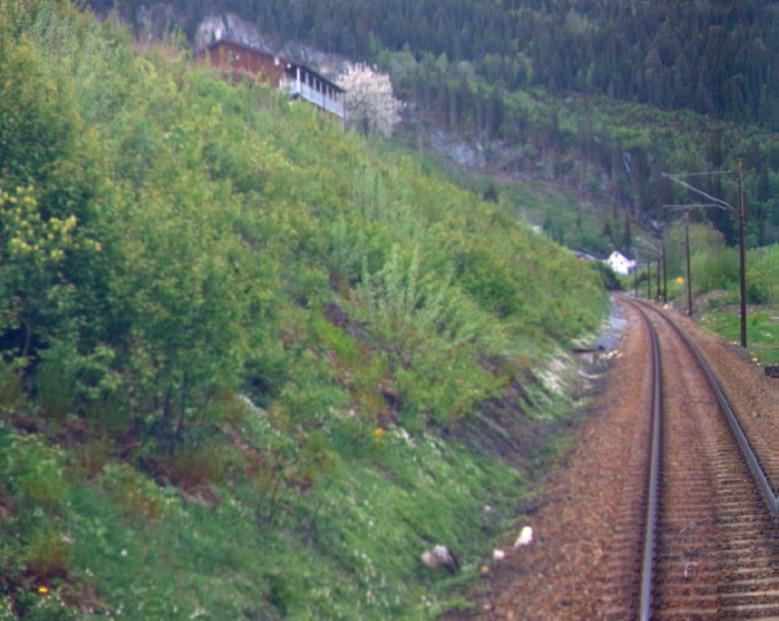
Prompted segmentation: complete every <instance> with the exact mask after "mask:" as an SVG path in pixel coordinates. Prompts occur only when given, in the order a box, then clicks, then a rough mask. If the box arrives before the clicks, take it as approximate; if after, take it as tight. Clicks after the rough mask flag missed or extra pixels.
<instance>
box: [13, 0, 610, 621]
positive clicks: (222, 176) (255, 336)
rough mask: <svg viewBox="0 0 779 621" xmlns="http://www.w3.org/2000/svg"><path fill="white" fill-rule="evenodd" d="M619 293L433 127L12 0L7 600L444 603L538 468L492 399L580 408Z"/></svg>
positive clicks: (73, 614)
mask: <svg viewBox="0 0 779 621" xmlns="http://www.w3.org/2000/svg"><path fill="white" fill-rule="evenodd" d="M606 306H607V304H606V297H605V293H604V292H603V289H602V287H601V284H600V279H599V275H598V273H597V272H596V271H594V270H592V269H591V268H590V267H589V266H587V265H584V264H581V263H579V262H577V261H576V260H575V259H574V258H573V257H572V256H571V255H570V253H569V252H568V251H566V250H564V249H562V248H560V247H559V246H556V245H554V244H553V243H551V242H550V241H548V240H547V239H546V238H544V237H543V236H539V235H536V234H535V233H533V232H532V231H531V230H530V229H529V228H528V227H526V226H525V225H523V224H521V223H520V222H519V220H518V219H517V218H516V216H515V215H512V213H511V212H510V211H508V210H506V209H504V207H503V206H501V205H499V204H496V203H494V202H489V201H484V200H482V198H481V197H480V196H479V195H478V194H475V193H473V192H471V191H468V190H466V189H463V188H462V187H460V186H458V185H456V184H454V183H453V182H452V181H450V180H448V179H447V178H446V177H445V176H443V175H442V174H440V172H439V171H438V170H437V168H436V167H435V166H434V165H432V164H430V163H429V162H428V161H426V160H425V159H424V158H423V157H421V156H420V155H418V154H414V153H410V152H408V151H407V150H404V149H402V148H400V147H397V146H391V145H389V144H387V143H384V142H381V141H379V140H378V139H374V138H372V137H366V136H360V135H357V134H352V133H345V132H344V131H343V130H342V128H341V127H340V126H339V125H338V124H337V123H335V122H333V121H331V120H330V119H329V118H327V117H326V116H323V115H322V114H320V113H318V112H316V111H315V110H314V109H312V108H311V107H308V106H306V105H304V104H301V103H300V102H290V101H287V100H285V99H284V98H283V97H282V96H281V95H279V94H278V93H276V92H275V91H273V90H271V89H269V88H268V87H266V86H263V85H260V84H256V83H252V82H249V81H246V82H240V83H230V82H226V81H223V80H222V79H221V78H220V76H219V75H218V74H216V73H215V72H213V71H212V70H210V69H208V68H206V67H204V66H201V65H199V64H197V63H196V62H193V61H192V59H191V57H190V55H189V53H188V52H187V51H186V50H183V49H180V48H179V47H177V46H176V45H174V44H166V45H156V46H148V47H142V46H140V45H139V44H138V43H136V42H135V41H133V39H132V37H131V35H130V34H129V33H128V32H127V31H125V30H124V29H122V28H121V27H119V26H117V25H116V24H115V22H114V21H113V20H110V19H109V20H105V21H103V22H99V21H97V20H95V19H94V17H93V16H92V15H90V14H88V13H83V12H81V11H80V10H79V9H78V8H76V7H75V6H74V5H73V4H71V3H70V2H67V1H65V0H24V1H23V2H19V1H18V0H0V355H1V356H2V357H1V358H0V619H2V620H6V619H29V620H35V621H47V620H48V621H53V620H55V619H56V620H65V621H67V620H68V619H102V618H113V619H121V618H124V619H138V620H141V619H182V620H183V619H257V618H261V619H280V618H292V619H390V618H392V619H427V618H433V617H435V615H436V614H437V613H438V612H440V611H441V610H443V609H445V608H447V607H449V606H452V605H456V604H457V603H458V601H459V599H458V598H459V596H458V595H457V589H456V587H457V586H458V585H459V584H461V583H462V582H463V581H466V580H468V579H469V578H471V577H473V576H474V575H476V574H477V572H478V569H477V568H478V563H479V555H480V554H481V553H482V550H484V549H486V548H487V546H488V545H489V542H490V539H491V537H493V536H494V535H495V534H496V533H497V532H498V530H499V529H500V528H501V527H502V526H505V525H506V524H507V521H509V520H510V519H511V518H512V517H514V516H515V515H516V513H517V510H518V509H517V507H518V503H519V502H520V499H521V497H522V493H523V492H522V490H523V482H524V480H525V478H526V477H527V474H528V472H527V469H518V468H517V467H516V460H513V458H511V457H510V456H506V455H501V454H500V453H499V452H498V451H496V450H495V447H494V446H493V445H491V444H490V443H489V442H488V441H486V440H485V438H486V437H487V436H488V435H489V434H481V435H479V434H475V433H473V432H471V431H469V430H472V429H474V428H477V427H478V426H479V425H482V426H487V427H488V428H489V429H490V430H491V433H493V434H496V433H497V434H500V433H505V432H504V431H502V429H503V427H502V425H504V423H505V420H506V419H507V418H511V417H513V418H514V419H517V420H519V419H521V420H526V421H528V424H531V423H532V425H535V426H536V427H539V426H540V427H543V426H544V425H554V424H555V423H554V420H555V419H559V418H560V417H562V416H563V415H565V414H566V413H567V412H569V411H570V404H568V403H567V402H566V400H565V398H564V395H562V394H561V393H560V392H558V391H556V390H555V386H556V383H555V382H556V381H557V379H559V378H551V379H550V377H549V373H548V372H546V371H544V368H545V367H546V366H547V363H548V362H550V361H551V359H552V358H553V356H555V355H556V353H557V352H559V350H560V348H561V347H565V346H566V345H567V344H569V343H570V342H571V341H572V340H574V339H576V338H580V337H582V336H583V335H586V334H588V333H590V332H592V331H593V330H594V329H596V328H597V326H598V325H599V323H600V321H601V318H602V316H603V314H604V313H605V311H606ZM555 368H556V367H555ZM498 406H500V408H499V407H498ZM499 409H500V412H501V416H500V417H499V418H500V420H497V419H496V420H492V419H490V415H491V413H494V412H496V411H498V410H499ZM535 450H536V449H535V448H534V447H531V448H530V449H528V451H529V454H528V455H527V459H528V460H529V461H528V463H532V460H533V459H534V458H535V457H536V455H535V454H534V451H535ZM539 450H540V449H539ZM436 543H444V544H446V545H448V546H450V547H451V548H452V549H453V550H455V551H456V552H457V554H458V555H459V557H460V563H461V568H462V570H461V572H460V573H459V574H457V575H455V576H450V575H449V574H439V573H433V572H431V571H429V570H428V569H427V568H425V567H424V566H423V565H422V564H421V562H420V560H419V557H420V554H421V553H422V551H423V550H424V549H426V548H427V547H429V546H431V545H433V544H436Z"/></svg>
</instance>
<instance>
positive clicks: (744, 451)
mask: <svg viewBox="0 0 779 621" xmlns="http://www.w3.org/2000/svg"><path fill="white" fill-rule="evenodd" d="M635 302H638V303H639V304H640V305H642V306H645V307H648V308H650V309H652V310H653V311H654V312H655V313H657V314H658V315H659V316H660V317H662V318H663V319H664V320H665V321H666V322H667V323H668V324H669V325H670V326H671V327H672V328H673V330H674V331H675V332H676V333H677V334H678V335H679V337H680V338H681V339H682V341H684V343H685V344H686V345H687V348H688V349H689V350H690V353H692V355H693V357H694V358H695V360H696V362H697V363H698V366H699V367H700V369H701V371H702V372H703V374H704V376H705V377H706V380H707V381H708V383H709V386H710V387H711V390H712V392H714V394H715V396H716V397H717V403H719V406H720V410H721V411H722V413H723V414H724V415H725V420H726V421H727V423H728V427H729V428H730V431H731V433H732V434H733V437H734V439H735V440H736V444H737V445H738V448H739V451H740V452H741V456H742V457H743V458H744V461H745V462H746V464H747V467H748V468H749V471H750V472H751V473H752V477H753V479H754V481H755V485H756V486H757V488H758V490H759V492H760V495H761V496H762V497H763V500H764V501H765V503H766V506H767V507H768V510H769V511H770V513H771V514H772V515H773V516H774V517H779V496H777V495H776V493H774V489H773V486H772V485H771V482H770V481H769V480H768V476H767V475H766V473H765V470H764V469H763V467H762V465H761V464H760V460H759V458H758V457H757V453H755V450H754V448H752V444H751V443H750V442H749V438H748V437H747V435H746V433H744V430H743V428H742V427H741V423H739V421H738V417H737V416H736V413H735V412H734V411H733V408H732V407H731V405H730V401H728V398H727V396H726V395H725V391H724V390H723V389H722V386H721V385H720V383H719V380H718V379H717V377H716V375H714V372H713V371H712V370H711V367H710V366H709V364H708V363H707V362H706V359H705V358H704V357H703V354H701V352H700V350H699V349H698V347H697V345H695V343H694V342H693V341H692V339H691V338H690V337H689V336H688V335H687V334H685V333H684V331H682V329H681V328H679V326H678V325H676V323H675V322H674V321H672V320H671V318H670V317H668V316H667V315H666V314H665V313H663V312H661V311H659V310H658V309H657V308H655V307H654V306H652V305H650V304H648V303H647V302H644V301H643V300H636V301H635Z"/></svg>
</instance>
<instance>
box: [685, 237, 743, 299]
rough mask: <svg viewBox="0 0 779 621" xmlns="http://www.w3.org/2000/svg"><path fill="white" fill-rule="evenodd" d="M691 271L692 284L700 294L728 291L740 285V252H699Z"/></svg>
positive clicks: (693, 260) (693, 261)
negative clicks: (737, 284)
mask: <svg viewBox="0 0 779 621" xmlns="http://www.w3.org/2000/svg"><path fill="white" fill-rule="evenodd" d="M690 269H691V271H692V276H691V278H692V284H693V287H694V288H695V291H696V292H698V294H702V293H706V292H708V291H715V290H722V289H728V288H730V287H733V286H734V285H735V284H736V283H738V251H737V250H736V249H735V248H719V249H715V250H704V251H701V252H697V253H696V254H695V255H694V256H693V258H692V261H691V266H690Z"/></svg>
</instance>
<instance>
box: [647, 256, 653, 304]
mask: <svg viewBox="0 0 779 621" xmlns="http://www.w3.org/2000/svg"><path fill="white" fill-rule="evenodd" d="M646 299H647V300H651V299H652V257H649V258H648V259H647V261H646Z"/></svg>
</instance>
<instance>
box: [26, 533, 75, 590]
mask: <svg viewBox="0 0 779 621" xmlns="http://www.w3.org/2000/svg"><path fill="white" fill-rule="evenodd" d="M24 566H25V569H26V573H27V574H28V575H30V576H35V578H36V580H37V581H39V582H41V583H48V582H50V581H51V580H53V579H62V578H66V577H67V576H68V575H69V574H70V568H71V566H72V547H71V544H70V543H69V541H68V540H67V539H66V538H65V537H64V536H63V535H62V533H60V532H59V531H58V530H57V529H55V528H53V527H52V526H49V525H42V526H40V527H38V528H36V529H35V530H34V531H33V532H32V534H31V536H30V539H29V542H28V543H27V546H26V549H25V551H24Z"/></svg>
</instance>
